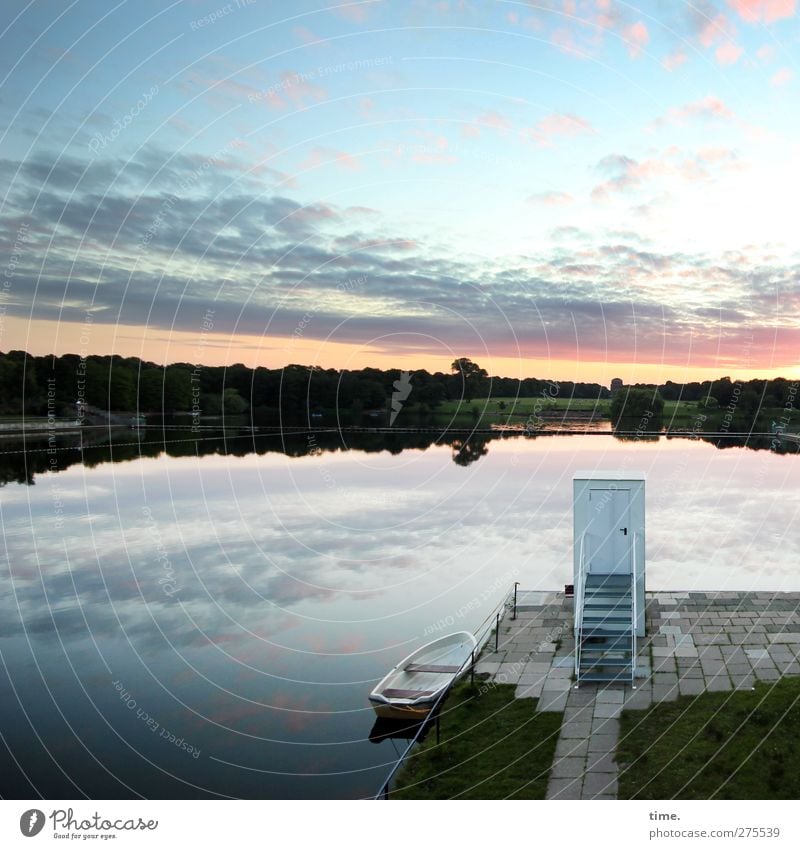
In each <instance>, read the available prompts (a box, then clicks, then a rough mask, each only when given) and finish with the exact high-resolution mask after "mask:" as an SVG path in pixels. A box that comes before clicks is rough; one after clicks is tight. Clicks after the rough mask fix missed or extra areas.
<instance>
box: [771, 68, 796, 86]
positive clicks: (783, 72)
mask: <svg viewBox="0 0 800 849" xmlns="http://www.w3.org/2000/svg"><path fill="white" fill-rule="evenodd" d="M793 79H794V71H793V70H792V69H791V68H781V69H780V70H778V71H776V72H775V73H774V74H773V75H772V76H771V77H770V80H769V83H770V85H772V86H784V85H786V84H787V83H790V82H791V81H792V80H793Z"/></svg>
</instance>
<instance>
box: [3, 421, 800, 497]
mask: <svg viewBox="0 0 800 849" xmlns="http://www.w3.org/2000/svg"><path fill="white" fill-rule="evenodd" d="M621 425H622V426H621V427H620V428H619V429H618V430H615V431H614V432H613V433H614V437H615V438H616V439H620V440H630V441H657V440H659V439H661V438H662V437H664V436H666V438H667V439H702V440H703V441H704V442H708V443H710V444H712V445H714V446H715V447H717V448H720V449H723V448H733V447H746V448H750V449H752V450H755V451H772V452H773V453H777V454H796V453H798V451H799V450H800V446H798V445H797V444H794V443H791V442H787V441H783V440H779V439H777V438H776V437H773V436H771V435H768V436H727V435H726V436H722V437H720V436H712V435H710V434H708V433H704V432H702V431H696V432H693V433H682V434H669V433H668V434H664V433H659V432H658V429H660V425H659V423H657V422H655V421H654V420H651V422H650V423H649V426H648V427H647V428H646V429H645V428H639V430H637V427H638V426H639V422H635V423H633V426H630V425H629V424H627V423H624V424H623V423H621ZM623 431H625V432H623ZM551 435H553V436H555V435H557V432H555V431H553V432H552V434H551ZM541 436H542V434H538V435H537V437H536V438H540V437H541ZM527 438H533V436H532V435H527V434H518V433H514V432H499V433H497V434H489V433H480V434H477V433H472V434H469V435H467V434H464V433H463V432H459V433H448V432H446V431H445V432H437V431H435V430H432V431H430V432H425V433H399V432H398V433H392V432H386V431H382V432H352V431H347V430H336V429H334V428H331V429H328V430H318V431H308V432H305V433H287V432H280V431H275V432H270V433H260V434H252V433H241V432H230V431H229V432H224V431H205V432H202V433H199V434H198V433H193V432H192V431H191V430H190V429H168V428H164V429H161V428H148V429H147V430H146V431H144V432H141V433H138V434H137V433H136V432H135V431H128V430H125V429H121V430H120V429H117V430H112V431H108V430H106V429H101V430H99V431H84V433H82V434H78V433H75V434H71V435H70V434H61V435H59V436H58V437H57V438H56V440H57V441H56V445H55V451H53V450H52V449H53V446H51V445H49V444H48V441H47V438H46V437H45V436H42V437H38V438H30V437H29V438H27V439H26V440H24V441H23V440H22V439H9V438H4V439H3V440H2V441H0V486H3V485H5V484H8V483H17V484H27V485H29V486H32V485H34V484H35V483H36V476H37V475H41V474H43V473H44V472H58V471H63V470H64V469H67V468H69V467H70V466H73V465H76V464H81V463H82V464H83V465H84V466H87V467H89V468H93V467H95V466H99V465H102V464H104V463H124V462H130V461H133V460H138V459H139V458H141V457H158V456H160V455H162V454H166V455H167V456H169V457H202V456H206V455H214V454H217V455H223V456H224V455H230V456H233V457H245V456H247V455H250V454H258V455H263V454H285V455H287V456H289V457H306V456H309V455H314V454H322V453H335V452H343V451H363V452H365V453H378V452H381V451H388V452H389V453H390V454H400V453H401V452H402V451H415V450H416V451H425V450H427V449H428V448H430V447H431V446H434V445H447V446H450V448H451V451H452V459H453V462H454V463H456V464H457V465H459V466H468V465H470V464H471V463H475V462H477V461H478V460H480V459H481V457H485V456H486V455H487V454H488V453H489V443H490V442H492V441H494V440H497V439H527ZM594 438H596V439H602V436H596V437H594Z"/></svg>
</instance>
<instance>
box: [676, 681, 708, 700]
mask: <svg viewBox="0 0 800 849" xmlns="http://www.w3.org/2000/svg"><path fill="white" fill-rule="evenodd" d="M705 689H706V685H705V681H703V679H702V678H681V680H680V681H679V682H678V690H679V692H680V694H681V695H682V696H698V695H700V693H704V692H705Z"/></svg>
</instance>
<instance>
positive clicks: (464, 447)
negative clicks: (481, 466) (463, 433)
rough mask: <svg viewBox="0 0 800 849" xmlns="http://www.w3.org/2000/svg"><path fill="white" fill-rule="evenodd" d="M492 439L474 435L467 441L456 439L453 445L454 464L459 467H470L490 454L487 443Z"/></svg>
mask: <svg viewBox="0 0 800 849" xmlns="http://www.w3.org/2000/svg"><path fill="white" fill-rule="evenodd" d="M490 438H491V437H488V438H487V437H485V436H483V435H481V436H477V435H473V436H470V437H469V438H467V439H454V440H453V441H452V443H451V445H452V448H453V462H454V463H455V464H456V465H457V466H469V464H470V463H474V462H475V461H476V460H480V459H481V457H485V456H486V455H487V454H488V453H489V448H488V447H487V445H486V443H487V442H488V441H489V439H490Z"/></svg>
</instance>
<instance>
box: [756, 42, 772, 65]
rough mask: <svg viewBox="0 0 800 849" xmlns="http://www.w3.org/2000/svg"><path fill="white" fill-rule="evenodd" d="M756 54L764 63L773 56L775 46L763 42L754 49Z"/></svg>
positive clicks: (769, 60)
mask: <svg viewBox="0 0 800 849" xmlns="http://www.w3.org/2000/svg"><path fill="white" fill-rule="evenodd" d="M756 56H757V57H758V58H759V59H760V60H761V61H762V62H763V63H764V64H765V65H766V64H768V63H769V62H771V61H772V60H773V59H774V58H775V46H774V45H773V44H764V45H762V46H761V47H759V48H758V50H756Z"/></svg>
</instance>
